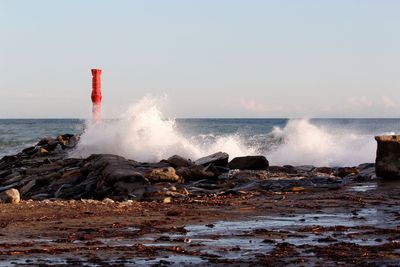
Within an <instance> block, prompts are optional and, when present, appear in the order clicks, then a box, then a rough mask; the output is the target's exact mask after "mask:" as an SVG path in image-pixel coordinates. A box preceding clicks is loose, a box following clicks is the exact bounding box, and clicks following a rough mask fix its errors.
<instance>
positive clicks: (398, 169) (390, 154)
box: [375, 135, 400, 179]
mask: <svg viewBox="0 0 400 267" xmlns="http://www.w3.org/2000/svg"><path fill="white" fill-rule="evenodd" d="M375 140H376V141H377V143H378V149H377V151H376V160H375V171H376V175H377V176H378V177H382V178H386V179H400V135H382V136H375Z"/></svg>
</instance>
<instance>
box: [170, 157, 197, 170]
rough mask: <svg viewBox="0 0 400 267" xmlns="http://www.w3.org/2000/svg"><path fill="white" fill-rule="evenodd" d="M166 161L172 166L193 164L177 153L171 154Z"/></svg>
mask: <svg viewBox="0 0 400 267" xmlns="http://www.w3.org/2000/svg"><path fill="white" fill-rule="evenodd" d="M167 162H168V163H169V164H171V165H172V167H175V168H176V167H188V166H191V165H193V162H192V161H189V160H188V159H185V158H184V157H181V156H179V155H173V156H172V157H169V158H168V159H167Z"/></svg>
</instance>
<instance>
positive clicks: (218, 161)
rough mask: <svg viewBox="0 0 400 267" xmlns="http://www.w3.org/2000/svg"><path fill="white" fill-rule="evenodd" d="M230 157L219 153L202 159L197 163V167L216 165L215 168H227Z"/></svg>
mask: <svg viewBox="0 0 400 267" xmlns="http://www.w3.org/2000/svg"><path fill="white" fill-rule="evenodd" d="M228 159H229V155H228V154H227V153H225V152H217V153H214V154H212V155H209V156H207V157H203V158H200V159H198V160H196V161H195V164H196V165H203V166H207V165H208V164H211V163H212V164H214V165H215V166H221V167H227V166H228Z"/></svg>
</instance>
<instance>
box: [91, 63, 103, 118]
mask: <svg viewBox="0 0 400 267" xmlns="http://www.w3.org/2000/svg"><path fill="white" fill-rule="evenodd" d="M91 71H92V95H91V97H92V103H93V110H92V112H93V121H94V122H95V123H100V121H101V99H102V96H101V78H100V76H101V69H92V70H91Z"/></svg>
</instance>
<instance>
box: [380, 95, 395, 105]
mask: <svg viewBox="0 0 400 267" xmlns="http://www.w3.org/2000/svg"><path fill="white" fill-rule="evenodd" d="M382 102H383V105H384V106H385V107H387V108H393V107H396V103H395V102H394V101H393V99H391V98H389V97H388V96H382Z"/></svg>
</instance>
